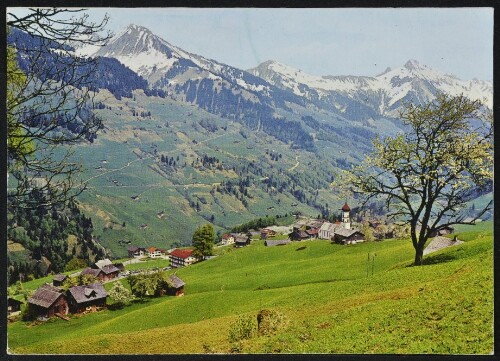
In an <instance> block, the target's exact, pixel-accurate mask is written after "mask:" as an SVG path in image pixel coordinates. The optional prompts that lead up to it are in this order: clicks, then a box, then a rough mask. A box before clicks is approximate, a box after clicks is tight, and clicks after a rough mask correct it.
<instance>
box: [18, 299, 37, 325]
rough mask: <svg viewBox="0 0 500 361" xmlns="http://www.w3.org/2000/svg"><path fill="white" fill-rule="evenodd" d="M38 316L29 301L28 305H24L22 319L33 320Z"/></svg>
mask: <svg viewBox="0 0 500 361" xmlns="http://www.w3.org/2000/svg"><path fill="white" fill-rule="evenodd" d="M36 316H37V315H36V312H35V310H34V309H33V307H31V305H30V304H29V303H27V304H26V307H24V310H23V312H22V313H21V319H22V320H23V321H33V320H34V319H35V318H36Z"/></svg>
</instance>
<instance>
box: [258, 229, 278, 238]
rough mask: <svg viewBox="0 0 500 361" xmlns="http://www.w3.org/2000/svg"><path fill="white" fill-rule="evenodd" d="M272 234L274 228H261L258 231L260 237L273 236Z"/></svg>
mask: <svg viewBox="0 0 500 361" xmlns="http://www.w3.org/2000/svg"><path fill="white" fill-rule="evenodd" d="M274 236H276V231H275V230H274V229H270V228H263V229H262V230H261V231H260V238H261V239H267V238H269V237H274Z"/></svg>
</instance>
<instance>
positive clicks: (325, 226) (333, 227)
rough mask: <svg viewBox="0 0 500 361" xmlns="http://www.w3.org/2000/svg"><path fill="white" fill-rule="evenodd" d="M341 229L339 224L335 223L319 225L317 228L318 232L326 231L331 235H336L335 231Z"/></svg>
mask: <svg viewBox="0 0 500 361" xmlns="http://www.w3.org/2000/svg"><path fill="white" fill-rule="evenodd" d="M339 228H343V227H342V226H341V225H340V224H335V223H330V222H325V223H323V224H322V225H321V227H320V228H319V230H320V231H328V232H331V233H336V232H337V229H339Z"/></svg>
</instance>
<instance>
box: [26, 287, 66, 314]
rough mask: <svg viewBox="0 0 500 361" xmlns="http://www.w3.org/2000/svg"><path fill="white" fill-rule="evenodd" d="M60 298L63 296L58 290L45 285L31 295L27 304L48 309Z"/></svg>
mask: <svg viewBox="0 0 500 361" xmlns="http://www.w3.org/2000/svg"><path fill="white" fill-rule="evenodd" d="M61 296H63V294H62V293H61V290H60V289H59V288H57V287H54V286H52V285H49V284H47V283H46V284H44V285H42V286H41V287H40V288H38V289H37V290H36V291H35V293H33V295H32V296H31V297H30V298H29V299H28V303H31V304H34V305H37V306H40V307H43V308H49V307H50V306H52V305H53V304H54V302H56V301H57V299H58V298H59V297H61Z"/></svg>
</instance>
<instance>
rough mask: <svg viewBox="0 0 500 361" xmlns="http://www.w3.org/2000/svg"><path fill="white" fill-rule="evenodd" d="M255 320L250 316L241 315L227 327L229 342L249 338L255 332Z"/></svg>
mask: <svg viewBox="0 0 500 361" xmlns="http://www.w3.org/2000/svg"><path fill="white" fill-rule="evenodd" d="M255 326H256V325H255V322H254V319H253V317H252V316H241V317H239V318H238V319H237V320H236V321H235V322H234V323H233V324H232V325H231V326H230V327H229V336H228V339H229V342H238V341H241V340H246V339H249V338H251V337H252V336H253V335H254V333H255V329H256V327H255Z"/></svg>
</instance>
